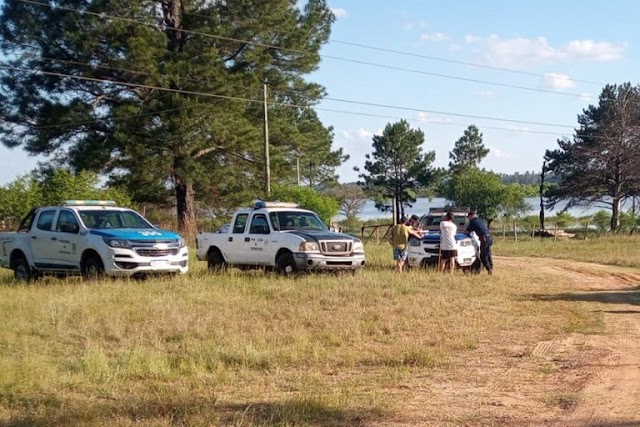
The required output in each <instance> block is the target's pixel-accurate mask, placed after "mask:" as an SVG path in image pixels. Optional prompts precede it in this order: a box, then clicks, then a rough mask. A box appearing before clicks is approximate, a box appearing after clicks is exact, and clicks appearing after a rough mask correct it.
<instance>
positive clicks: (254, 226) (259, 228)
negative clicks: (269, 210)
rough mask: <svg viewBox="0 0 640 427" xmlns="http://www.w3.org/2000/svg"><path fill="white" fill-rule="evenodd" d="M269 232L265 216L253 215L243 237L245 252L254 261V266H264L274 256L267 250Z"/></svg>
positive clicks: (260, 214)
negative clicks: (247, 231) (247, 230)
mask: <svg viewBox="0 0 640 427" xmlns="http://www.w3.org/2000/svg"><path fill="white" fill-rule="evenodd" d="M270 234H271V230H270V229H269V221H267V216H266V215H265V214H262V213H258V214H255V215H254V216H253V217H252V218H251V224H250V225H249V233H248V234H247V235H246V236H245V239H244V240H245V243H246V250H247V251H248V252H249V253H250V254H251V258H252V259H253V260H255V262H254V263H255V264H258V265H265V264H267V263H269V261H270V260H271V259H272V258H273V257H274V256H275V255H274V254H271V251H270V250H269V246H270V245H269V242H270V238H269V237H270Z"/></svg>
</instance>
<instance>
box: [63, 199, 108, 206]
mask: <svg viewBox="0 0 640 427" xmlns="http://www.w3.org/2000/svg"><path fill="white" fill-rule="evenodd" d="M115 205H116V202H114V201H113V200H65V201H64V206H115Z"/></svg>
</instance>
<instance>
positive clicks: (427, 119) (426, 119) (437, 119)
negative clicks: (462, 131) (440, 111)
mask: <svg viewBox="0 0 640 427" xmlns="http://www.w3.org/2000/svg"><path fill="white" fill-rule="evenodd" d="M416 120H418V121H419V122H423V123H454V121H453V119H452V118H451V117H442V116H432V115H431V114H429V113H425V112H424V111H418V113H416Z"/></svg>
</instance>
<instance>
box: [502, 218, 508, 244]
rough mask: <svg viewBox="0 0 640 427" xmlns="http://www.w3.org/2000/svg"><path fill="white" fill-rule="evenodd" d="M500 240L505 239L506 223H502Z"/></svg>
mask: <svg viewBox="0 0 640 427" xmlns="http://www.w3.org/2000/svg"><path fill="white" fill-rule="evenodd" d="M502 240H507V224H506V223H504V222H503V223H502Z"/></svg>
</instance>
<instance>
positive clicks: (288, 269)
mask: <svg viewBox="0 0 640 427" xmlns="http://www.w3.org/2000/svg"><path fill="white" fill-rule="evenodd" d="M276 273H278V274H279V275H280V276H286V277H292V276H295V275H297V274H298V266H297V265H296V260H295V259H293V255H292V254H291V253H290V252H287V253H284V254H282V255H280V256H279V257H278V259H277V260H276Z"/></svg>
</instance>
